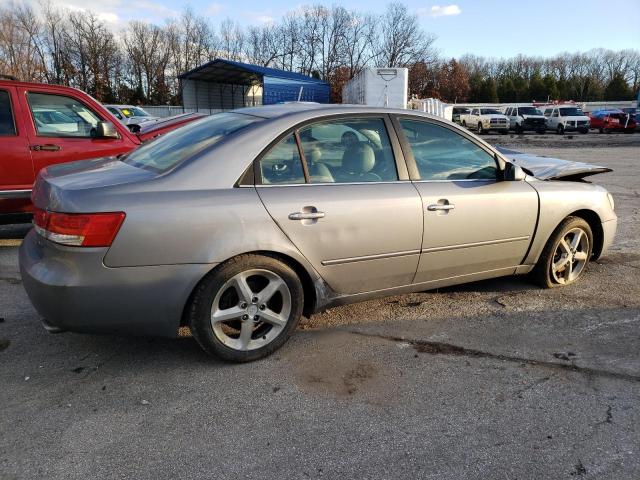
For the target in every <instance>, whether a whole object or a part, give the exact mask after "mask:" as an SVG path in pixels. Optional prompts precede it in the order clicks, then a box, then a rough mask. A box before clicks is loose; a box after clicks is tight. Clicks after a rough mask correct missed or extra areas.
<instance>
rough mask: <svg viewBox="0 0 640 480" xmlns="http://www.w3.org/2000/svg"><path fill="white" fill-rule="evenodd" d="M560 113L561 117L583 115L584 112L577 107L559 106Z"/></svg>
mask: <svg viewBox="0 0 640 480" xmlns="http://www.w3.org/2000/svg"><path fill="white" fill-rule="evenodd" d="M560 115H562V116H563V117H577V116H581V115H584V113H582V110H580V109H579V108H575V107H569V108H561V109H560Z"/></svg>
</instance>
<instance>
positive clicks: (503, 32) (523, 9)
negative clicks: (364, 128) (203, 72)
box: [0, 0, 640, 57]
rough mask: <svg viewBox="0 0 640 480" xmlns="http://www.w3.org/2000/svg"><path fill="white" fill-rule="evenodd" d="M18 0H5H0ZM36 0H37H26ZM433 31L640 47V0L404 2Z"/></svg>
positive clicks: (481, 45)
mask: <svg viewBox="0 0 640 480" xmlns="http://www.w3.org/2000/svg"><path fill="white" fill-rule="evenodd" d="M10 1H14V2H16V3H20V0H0V4H6V3H9V2H10ZM22 1H32V0H22ZM53 3H55V4H58V5H62V6H66V7H68V8H71V9H74V10H81V9H84V8H91V9H93V10H94V11H95V12H96V13H98V14H99V15H100V17H101V18H102V19H103V20H105V21H106V22H108V23H110V24H111V25H112V27H113V28H114V29H116V30H117V29H119V28H122V27H124V26H125V25H126V22H127V21H129V20H133V19H136V20H144V21H149V22H154V23H158V24H162V23H164V21H165V19H167V18H169V17H171V16H174V15H177V14H178V12H179V11H180V10H182V9H183V8H184V7H185V6H187V5H188V6H190V7H191V8H192V9H193V10H194V11H195V12H197V13H198V14H201V15H203V16H207V17H209V18H210V19H211V21H212V22H213V23H214V24H216V23H218V22H220V21H221V20H223V19H225V18H231V19H233V20H235V21H237V22H240V23H241V24H243V25H250V24H261V23H265V22H272V21H274V20H278V19H279V18H280V17H281V16H282V15H283V14H284V13H285V12H287V10H291V9H293V8H295V7H296V6H298V5H303V4H311V3H313V4H316V3H320V4H325V5H328V6H330V5H332V4H338V3H339V4H341V5H343V6H344V7H346V8H348V9H354V10H360V11H369V12H374V13H377V12H382V11H383V10H384V8H385V5H386V4H387V3H388V2H387V1H386V0H343V1H342V2H338V1H328V2H327V1H315V2H314V1H310V2H304V1H302V2H297V1H296V3H293V2H291V1H290V0H289V1H287V0H270V1H269V2H231V1H229V0H216V1H214V2H211V1H208V0H189V1H184V2H182V1H181V0H173V1H172V0H134V1H132V0H97V1H95V2H87V1H86V0H53ZM404 3H406V5H407V6H408V7H409V8H410V9H411V10H412V11H414V12H416V13H417V14H418V15H419V16H420V22H421V23H422V25H423V26H424V28H425V29H426V30H427V31H428V32H431V33H434V34H435V35H436V36H437V37H438V40H437V42H436V47H437V48H438V49H439V50H440V52H441V54H442V55H443V56H445V57H458V56H460V55H462V54H464V53H473V54H476V55H483V56H495V57H507V56H512V55H516V54H518V53H523V54H526V55H543V56H549V55H554V54H556V53H560V52H565V51H569V52H575V51H586V50H589V49H591V48H597V47H603V48H610V49H614V50H618V49H623V48H640V0H573V1H567V0H456V1H455V3H444V2H425V1H414V0H411V1H407V2H404Z"/></svg>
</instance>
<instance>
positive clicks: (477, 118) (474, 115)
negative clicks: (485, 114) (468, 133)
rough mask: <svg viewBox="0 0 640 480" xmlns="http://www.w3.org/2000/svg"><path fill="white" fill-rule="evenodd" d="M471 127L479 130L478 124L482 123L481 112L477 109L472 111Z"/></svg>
mask: <svg viewBox="0 0 640 480" xmlns="http://www.w3.org/2000/svg"><path fill="white" fill-rule="evenodd" d="M470 120H471V121H470V122H469V123H470V125H469V126H470V127H472V128H477V127H478V122H479V121H480V110H479V109H477V108H474V109H473V110H471V118H470Z"/></svg>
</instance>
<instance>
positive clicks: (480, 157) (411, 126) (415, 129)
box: [400, 119, 498, 181]
mask: <svg viewBox="0 0 640 480" xmlns="http://www.w3.org/2000/svg"><path fill="white" fill-rule="evenodd" d="M400 125H401V126H402V130H403V132H404V135H405V137H406V138H407V141H408V142H409V145H410V147H411V151H412V153H413V157H414V159H415V161H416V165H417V167H418V172H419V173H420V179H421V180H431V181H437V180H440V181H444V180H448V181H456V180H495V179H496V178H497V173H498V169H497V167H496V162H495V159H494V158H493V156H491V155H490V154H488V153H487V152H486V151H485V150H483V149H482V148H480V147H479V146H477V145H476V144H475V143H473V142H472V141H470V140H468V139H467V138H465V137H463V136H462V135H460V134H458V133H456V132H453V131H451V130H449V129H447V128H444V127H441V126H439V125H434V124H432V123H427V122H421V121H415V120H406V119H402V120H400Z"/></svg>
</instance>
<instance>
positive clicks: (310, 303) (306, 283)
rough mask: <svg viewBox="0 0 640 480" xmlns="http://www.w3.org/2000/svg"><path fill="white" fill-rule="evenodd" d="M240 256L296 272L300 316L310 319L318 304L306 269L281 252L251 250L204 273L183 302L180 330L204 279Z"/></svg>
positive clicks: (313, 283) (186, 319)
mask: <svg viewBox="0 0 640 480" xmlns="http://www.w3.org/2000/svg"><path fill="white" fill-rule="evenodd" d="M241 255H261V256H264V257H271V258H275V259H276V260H279V261H281V262H283V263H285V264H287V265H288V266H289V267H291V268H292V269H293V271H294V272H296V275H298V278H300V282H301V283H302V289H303V292H304V306H303V309H302V314H303V315H304V316H305V317H307V318H308V317H310V316H311V315H312V314H313V313H314V312H315V308H316V305H317V303H318V295H317V293H316V282H314V280H313V278H312V276H311V274H310V273H309V271H308V270H307V268H306V267H305V266H304V265H303V264H302V263H301V262H300V261H299V260H297V259H296V258H294V257H292V256H291V255H287V254H285V253H282V252H276V251H273V250H252V251H247V252H242V253H239V254H237V255H234V256H232V257H230V258H228V259H226V260H225V261H223V262H220V263H218V264H217V265H215V266H214V267H213V268H211V269H210V270H209V271H208V272H207V273H205V274H204V275H203V276H202V278H200V279H199V280H198V282H197V283H196V284H195V286H194V287H193V289H192V290H191V293H190V294H189V296H188V297H187V300H186V301H185V304H184V305H183V307H182V316H181V318H180V330H179V331H182V330H181V329H183V328H185V327H188V324H189V322H188V316H187V313H188V310H189V304H190V303H191V300H192V298H193V295H194V294H195V292H196V291H197V290H198V287H199V286H200V284H201V283H202V282H203V281H204V279H205V278H207V277H208V276H210V275H213V274H215V272H217V271H218V270H219V269H220V268H222V266H223V265H225V264H226V263H227V262H229V261H231V260H233V259H234V258H236V257H239V256H241Z"/></svg>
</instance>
